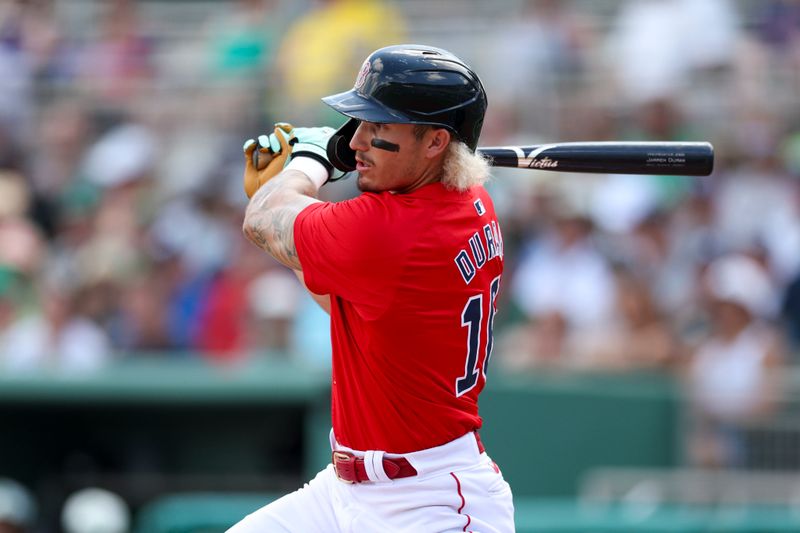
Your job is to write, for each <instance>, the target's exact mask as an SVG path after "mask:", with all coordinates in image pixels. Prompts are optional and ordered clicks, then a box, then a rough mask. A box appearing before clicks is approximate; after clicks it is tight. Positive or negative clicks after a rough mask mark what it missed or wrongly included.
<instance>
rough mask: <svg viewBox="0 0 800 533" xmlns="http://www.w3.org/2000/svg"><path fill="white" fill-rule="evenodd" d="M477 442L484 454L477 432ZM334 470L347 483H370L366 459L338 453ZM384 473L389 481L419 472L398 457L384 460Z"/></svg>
mask: <svg viewBox="0 0 800 533" xmlns="http://www.w3.org/2000/svg"><path fill="white" fill-rule="evenodd" d="M475 440H476V441H477V443H478V451H479V452H480V453H483V452H484V448H483V443H482V442H481V438H480V436H479V435H478V432H477V431H476V432H475ZM332 462H333V468H334V470H336V477H338V478H339V479H340V480H341V481H344V482H345V483H363V482H364V481H370V479H369V476H368V475H367V468H366V467H365V466H364V458H363V457H357V456H356V455H355V454H353V453H351V452H342V451H337V452H333V456H332ZM383 471H384V472H386V477H388V478H389V479H400V478H404V477H411V476H416V475H417V470H416V469H415V468H414V467H413V466H411V463H409V462H408V459H406V458H405V457H398V458H396V459H389V458H387V457H384V458H383Z"/></svg>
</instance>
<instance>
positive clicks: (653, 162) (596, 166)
mask: <svg viewBox="0 0 800 533" xmlns="http://www.w3.org/2000/svg"><path fill="white" fill-rule="evenodd" d="M478 151H479V152H480V153H482V154H484V155H485V156H487V157H488V158H489V159H490V161H491V164H492V165H493V166H499V167H516V168H531V169H535V170H547V171H556V172H594V173H601V174H657V175H673V176H708V175H709V174H711V172H712V171H713V169H714V148H713V146H712V145H711V144H710V143H707V142H574V143H552V144H542V145H536V146H505V147H487V148H483V147H481V148H478Z"/></svg>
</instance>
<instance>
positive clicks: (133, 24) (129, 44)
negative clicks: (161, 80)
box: [79, 0, 156, 110]
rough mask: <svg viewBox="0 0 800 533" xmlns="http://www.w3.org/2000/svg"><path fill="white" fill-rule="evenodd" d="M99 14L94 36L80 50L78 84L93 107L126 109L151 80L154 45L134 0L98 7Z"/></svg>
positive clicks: (142, 92) (152, 76)
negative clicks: (89, 98) (91, 101)
mask: <svg viewBox="0 0 800 533" xmlns="http://www.w3.org/2000/svg"><path fill="white" fill-rule="evenodd" d="M98 6H99V9H100V10H101V13H100V14H99V18H100V20H99V22H98V24H97V26H96V28H97V31H98V32H99V34H97V35H93V36H90V37H93V39H92V40H89V41H88V42H87V43H86V44H85V46H84V48H83V50H82V51H81V61H80V67H79V83H80V86H81V88H82V89H83V90H84V91H85V92H86V93H87V94H88V95H89V96H90V97H91V98H93V99H94V100H95V102H96V104H98V105H102V106H103V107H107V108H108V109H109V110H119V109H126V108H127V106H128V105H129V104H130V103H131V102H132V101H134V102H135V100H136V99H137V98H138V97H142V96H144V94H145V90H146V89H147V88H148V86H147V84H148V83H149V82H151V81H152V80H153V79H154V76H155V70H154V68H153V65H152V54H153V52H154V48H155V44H156V43H155V42H154V39H153V37H152V36H151V35H150V30H149V29H147V28H146V26H145V23H144V22H143V20H142V18H141V16H140V13H139V6H140V4H139V3H138V2H136V1H135V0H110V1H108V2H103V3H100V4H98Z"/></svg>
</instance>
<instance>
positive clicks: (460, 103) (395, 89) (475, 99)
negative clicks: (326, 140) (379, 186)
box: [322, 44, 487, 170]
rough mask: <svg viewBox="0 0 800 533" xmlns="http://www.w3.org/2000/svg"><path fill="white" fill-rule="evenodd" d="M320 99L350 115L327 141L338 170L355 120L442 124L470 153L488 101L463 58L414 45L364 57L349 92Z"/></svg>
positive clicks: (345, 160) (348, 152) (347, 156)
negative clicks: (329, 141) (467, 147)
mask: <svg viewBox="0 0 800 533" xmlns="http://www.w3.org/2000/svg"><path fill="white" fill-rule="evenodd" d="M322 101H323V102H325V103H326V104H328V105H329V106H331V107H332V108H333V109H335V110H337V111H338V112H340V113H342V114H343V115H346V116H348V117H350V118H351V119H354V120H350V121H348V122H347V123H345V124H344V126H342V127H341V128H340V129H339V131H338V132H337V134H338V135H334V137H333V138H332V139H331V143H330V144H329V145H328V155H329V156H331V162H332V163H333V164H334V166H337V168H338V167H339V165H338V164H337V161H338V162H339V163H340V164H343V165H344V166H347V167H350V166H351V165H349V162H350V161H351V159H352V151H351V150H349V148H348V147H347V145H348V144H349V142H350V139H351V138H352V136H353V134H354V132H355V129H356V127H357V125H358V122H357V121H360V120H363V121H367V122H378V123H399V124H427V125H431V126H437V127H442V128H447V129H448V130H450V132H451V133H453V135H455V136H456V138H458V139H459V140H460V141H462V142H464V144H466V145H467V146H469V147H470V149H471V150H473V151H474V150H475V148H476V147H477V146H478V137H479V136H480V133H481V126H482V125H483V115H484V114H485V113H486V105H487V101H486V92H485V91H484V89H483V85H482V84H481V81H480V79H478V76H477V74H475V72H473V71H472V69H471V68H469V67H468V66H467V65H466V64H465V63H464V62H463V61H462V60H460V59H459V58H458V57H456V56H454V55H453V54H451V53H450V52H448V51H446V50H442V49H441V48H434V47H431V46H424V45H418V44H401V45H396V46H387V47H386V48H381V49H379V50H376V51H375V52H373V53H372V54H370V56H369V57H368V58H367V59H366V61H364V64H363V65H362V67H361V70H360V71H359V73H358V76H357V77H356V83H355V85H354V87H353V88H352V89H351V90H349V91H346V92H343V93H339V94H334V95H332V96H327V97H325V98H323V99H322ZM353 163H354V162H353ZM352 166H353V167H354V164H353V165H352ZM349 170H352V168H349Z"/></svg>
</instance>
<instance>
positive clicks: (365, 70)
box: [353, 59, 370, 89]
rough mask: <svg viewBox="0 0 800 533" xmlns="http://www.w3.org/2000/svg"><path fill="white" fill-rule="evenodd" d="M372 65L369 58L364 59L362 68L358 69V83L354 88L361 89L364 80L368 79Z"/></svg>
mask: <svg viewBox="0 0 800 533" xmlns="http://www.w3.org/2000/svg"><path fill="white" fill-rule="evenodd" d="M369 71H370V66H369V59H367V60H366V61H364V64H363V65H361V70H359V71H358V76H356V84H355V86H354V87H353V88H354V89H360V88H361V87H362V86H363V85H364V82H366V81H367V75H368V74H369Z"/></svg>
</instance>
